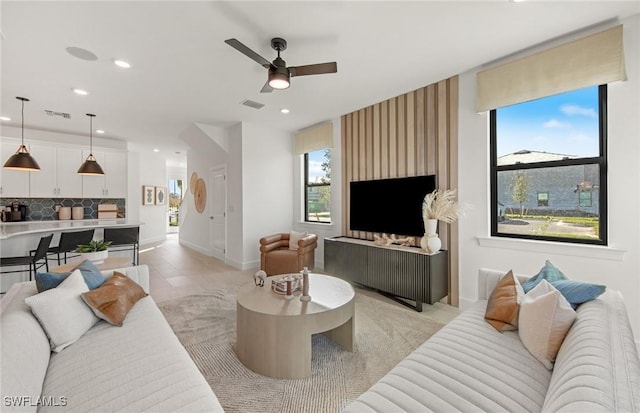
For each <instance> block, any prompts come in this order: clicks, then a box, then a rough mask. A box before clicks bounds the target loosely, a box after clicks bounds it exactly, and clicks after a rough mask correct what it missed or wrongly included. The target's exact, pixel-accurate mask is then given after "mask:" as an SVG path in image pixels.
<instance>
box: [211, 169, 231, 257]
mask: <svg viewBox="0 0 640 413" xmlns="http://www.w3.org/2000/svg"><path fill="white" fill-rule="evenodd" d="M226 174H227V171H226V167H225V166H222V167H219V168H215V169H212V170H211V173H210V179H209V182H210V183H211V186H212V187H211V189H210V190H209V191H208V193H209V199H208V200H207V202H208V204H209V220H210V222H209V224H210V225H209V239H210V242H211V255H213V256H214V257H216V258H218V259H220V260H224V258H225V249H226V242H227V241H226V239H227V217H226V215H227V214H226V210H227V180H226Z"/></svg>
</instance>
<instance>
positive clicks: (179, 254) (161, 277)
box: [140, 234, 459, 323]
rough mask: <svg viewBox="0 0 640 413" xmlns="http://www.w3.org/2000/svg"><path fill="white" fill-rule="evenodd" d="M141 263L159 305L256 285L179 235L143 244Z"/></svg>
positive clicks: (440, 308)
mask: <svg viewBox="0 0 640 413" xmlns="http://www.w3.org/2000/svg"><path fill="white" fill-rule="evenodd" d="M256 248H257V246H256ZM140 263H141V264H147V265H148V266H149V275H150V289H151V296H152V297H153V299H154V300H155V301H156V302H162V301H165V300H169V299H172V298H177V297H183V296H186V295H191V294H198V293H202V292H206V291H211V290H214V289H218V288H221V287H223V286H225V285H229V284H238V283H245V282H246V283H253V274H254V273H255V271H256V270H255V269H252V270H246V271H240V270H238V269H236V268H233V267H231V266H229V265H226V264H225V263H224V262H222V261H220V260H218V259H216V258H213V257H208V256H206V255H203V254H201V253H199V252H197V251H194V250H192V249H190V248H187V247H184V246H182V245H180V243H179V242H178V234H167V240H166V241H162V242H159V243H155V244H148V245H143V246H142V247H141V249H140ZM316 272H320V271H317V270H316ZM358 291H359V292H361V293H363V294H367V295H370V296H373V297H376V298H378V299H380V300H381V301H385V302H389V303H392V304H394V305H398V306H400V305H401V304H398V303H396V302H395V301H392V300H390V299H388V298H386V297H383V296H382V295H380V294H377V293H376V292H375V291H370V290H365V289H361V288H358ZM458 312H459V311H458V309H457V308H455V307H451V306H449V305H446V304H442V303H437V304H434V305H426V304H425V305H423V312H422V313H421V314H423V315H424V316H425V317H428V318H432V319H435V320H437V321H440V322H443V323H446V322H449V321H450V320H451V319H453V318H454V317H455V316H456V315H458Z"/></svg>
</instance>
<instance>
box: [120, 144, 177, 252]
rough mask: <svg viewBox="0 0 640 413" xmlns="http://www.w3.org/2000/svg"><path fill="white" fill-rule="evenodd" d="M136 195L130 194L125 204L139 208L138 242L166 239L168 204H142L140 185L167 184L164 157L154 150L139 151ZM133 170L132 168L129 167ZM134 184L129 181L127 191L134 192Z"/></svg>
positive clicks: (144, 242)
mask: <svg viewBox="0 0 640 413" xmlns="http://www.w3.org/2000/svg"><path fill="white" fill-rule="evenodd" d="M138 160H139V167H138V171H139V175H138V179H139V185H138V186H137V189H138V196H137V197H136V196H131V197H130V198H129V202H128V203H127V205H128V206H129V205H130V207H131V208H136V207H137V208H139V210H140V212H139V216H140V221H142V222H143V223H144V224H143V225H141V226H140V244H146V243H150V242H158V241H162V240H165V239H167V224H166V222H167V219H168V215H167V213H168V209H169V204H168V203H165V204H164V205H142V185H153V186H164V187H166V186H167V167H166V161H165V159H164V158H163V157H162V156H161V155H159V154H157V153H154V152H151V151H149V152H139V153H138ZM131 170H133V169H131ZM135 190H136V186H134V185H133V184H132V182H131V181H129V193H130V194H131V193H135Z"/></svg>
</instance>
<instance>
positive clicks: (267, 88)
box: [260, 80, 273, 93]
mask: <svg viewBox="0 0 640 413" xmlns="http://www.w3.org/2000/svg"><path fill="white" fill-rule="evenodd" d="M271 92H273V88H272V87H271V86H269V81H268V80H267V82H266V83H265V84H264V86H262V90H261V91H260V93H271Z"/></svg>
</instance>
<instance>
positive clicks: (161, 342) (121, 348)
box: [38, 297, 223, 413]
mask: <svg viewBox="0 0 640 413" xmlns="http://www.w3.org/2000/svg"><path fill="white" fill-rule="evenodd" d="M42 394H43V395H44V396H54V395H66V396H67V398H68V400H67V406H66V407H65V408H64V412H65V413H90V412H96V413H97V412H100V413H102V412H116V411H117V412H136V413H139V412H154V413H155V412H185V413H186V412H222V411H223V410H222V407H221V406H220V404H219V403H218V400H217V398H216V396H215V394H214V393H213V391H212V390H211V387H210V385H209V384H208V383H207V381H206V380H205V379H204V377H203V376H202V374H200V372H199V371H198V368H197V367H196V365H195V364H194V363H193V361H192V360H191V358H190V357H189V354H188V353H187V352H186V350H185V349H184V347H182V345H181V344H180V342H179V341H178V339H177V337H176V336H175V334H174V333H173V331H172V330H171V328H170V327H169V324H167V322H166V320H165V319H164V316H163V315H162V313H161V312H160V310H159V309H158V307H157V306H156V304H155V303H154V301H153V299H152V298H151V297H145V298H143V299H141V300H140V301H138V303H137V304H136V305H135V306H134V307H133V308H132V309H131V311H130V312H129V314H128V315H127V319H126V322H125V323H124V324H123V325H122V327H119V328H115V327H113V326H111V325H109V324H108V323H106V322H102V321H101V322H99V323H97V324H96V325H95V326H94V327H93V328H92V329H91V330H89V331H88V332H87V333H86V334H85V335H84V336H83V337H82V339H81V340H78V341H77V342H76V343H75V344H74V345H73V346H70V347H68V348H67V349H65V351H62V352H60V353H55V354H53V355H52V357H51V362H50V364H49V370H48V372H47V376H46V378H45V381H44V386H43V390H42ZM38 412H39V413H59V412H60V407H54V406H41V407H40V408H39V410H38Z"/></svg>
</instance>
